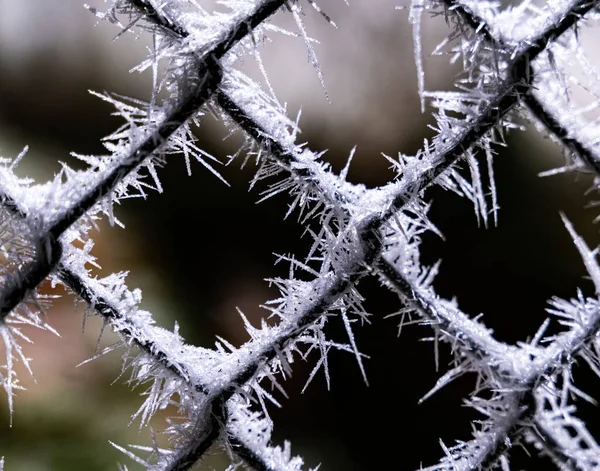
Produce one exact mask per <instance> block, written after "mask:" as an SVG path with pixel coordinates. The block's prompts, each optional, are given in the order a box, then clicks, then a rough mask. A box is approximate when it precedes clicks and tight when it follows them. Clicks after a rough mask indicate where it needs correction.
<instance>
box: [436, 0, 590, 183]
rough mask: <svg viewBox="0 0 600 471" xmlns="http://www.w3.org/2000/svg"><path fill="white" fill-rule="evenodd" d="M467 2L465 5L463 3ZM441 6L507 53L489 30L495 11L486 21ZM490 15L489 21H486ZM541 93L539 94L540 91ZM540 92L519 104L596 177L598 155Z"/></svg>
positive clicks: (455, 0)
mask: <svg viewBox="0 0 600 471" xmlns="http://www.w3.org/2000/svg"><path fill="white" fill-rule="evenodd" d="M465 3H467V2H465ZM444 4H445V5H446V6H447V8H448V10H449V12H451V13H453V14H455V15H457V16H459V17H460V19H461V20H462V21H463V22H464V23H465V24H466V25H468V26H469V27H471V28H472V29H473V31H476V34H477V35H478V36H479V37H482V38H484V39H485V41H486V42H488V43H489V44H490V46H491V47H493V48H494V49H496V50H499V51H504V52H505V53H509V52H510V51H511V49H512V48H513V46H512V45H511V44H509V43H506V42H505V41H504V38H502V37H496V36H495V35H494V33H493V32H492V31H490V29H489V27H488V24H487V23H492V24H493V23H494V16H496V17H497V16H498V14H497V13H496V14H495V15H494V16H492V15H490V14H489V12H490V10H491V11H494V10H495V9H492V8H489V7H488V8H487V9H486V13H488V14H487V15H486V17H487V18H488V19H487V20H486V19H484V18H481V17H478V16H477V14H476V13H475V12H473V11H471V9H470V8H469V4H468V3H467V4H463V2H461V1H460V0H444ZM490 16H491V18H490ZM535 69H536V68H535V67H533V66H532V67H531V68H530V70H529V73H530V74H531V76H532V78H531V80H532V81H533V82H535V75H536V70H535ZM542 92H543V91H542ZM539 93H540V91H537V92H536V91H535V90H531V91H529V93H526V94H524V95H523V97H522V98H521V100H522V103H523V104H524V105H525V106H526V107H527V109H528V110H529V112H530V113H531V114H532V115H533V117H534V118H535V119H536V120H538V121H539V122H540V123H542V124H543V125H544V126H545V127H546V129H547V130H548V132H549V133H551V134H552V135H554V136H555V137H556V138H557V139H558V140H559V141H560V142H561V143H562V144H563V146H564V147H565V148H566V149H568V150H570V151H571V152H572V153H574V154H575V155H576V156H578V157H579V158H580V159H581V160H582V161H583V162H584V163H585V165H586V166H587V168H588V169H589V170H591V171H592V172H594V173H595V174H596V175H598V176H600V156H599V155H598V154H597V152H595V151H594V149H593V148H592V147H593V146H591V145H590V144H586V143H585V142H584V140H582V139H579V138H578V137H577V131H576V129H574V126H573V125H571V126H568V127H567V125H566V124H563V123H561V119H560V117H559V116H558V115H556V114H553V113H552V112H551V111H550V109H548V107H547V106H546V105H545V104H544V102H542V101H541V100H540V98H538V97H537V94H539Z"/></svg>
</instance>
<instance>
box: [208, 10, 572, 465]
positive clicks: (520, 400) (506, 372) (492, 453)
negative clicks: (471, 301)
mask: <svg viewBox="0 0 600 471" xmlns="http://www.w3.org/2000/svg"><path fill="white" fill-rule="evenodd" d="M579 13H580V10H579V9H578V6H577V5H575V8H574V9H573V11H572V13H571V14H572V15H573V17H576V16H577V15H578V14H579ZM568 17H569V13H567V14H566V15H564V18H568ZM564 18H563V21H564ZM571 20H572V18H571V19H569V22H570V21H571ZM571 24H573V23H571ZM565 29H566V28H564V27H561V26H560V25H559V26H556V25H553V26H552V27H551V28H549V31H550V32H549V33H548V36H544V35H541V36H539V37H538V38H537V41H538V43H537V44H535V43H534V45H533V46H529V47H528V49H526V52H525V53H523V55H522V56H521V57H519V58H518V59H516V60H515V63H519V61H523V62H526V63H527V65H529V62H530V61H532V60H534V59H535V58H536V57H537V55H538V54H539V52H540V51H541V50H543V47H544V44H545V43H547V41H548V37H551V36H552V35H553V34H554V33H555V32H556V31H559V32H560V31H565ZM513 67H514V70H518V68H517V67H515V66H513ZM519 73H520V74H521V75H520V76H519V75H516V76H515V77H514V78H512V79H511V81H512V83H516V84H519V85H522V86H524V87H529V83H528V82H527V81H526V79H527V74H528V70H527V69H525V68H521V70H519ZM507 88H510V85H509V86H508V87H507ZM515 88H516V87H515ZM511 91H512V92H513V93H514V92H515V90H511ZM505 96H506V95H505ZM217 101H218V102H219V104H220V105H221V107H222V108H224V109H225V110H226V111H227V112H228V113H229V115H230V117H232V118H233V119H234V121H236V122H237V124H238V125H240V126H241V127H242V128H243V129H244V130H246V132H247V133H248V134H249V135H250V136H252V137H253V138H254V139H255V140H256V141H258V142H259V143H261V145H262V146H263V147H265V148H266V149H271V153H272V154H274V155H275V157H276V158H277V159H278V160H279V161H280V162H289V159H290V155H289V154H292V153H289V154H288V155H285V154H284V156H280V155H278V154H281V153H282V146H281V145H279V143H277V142H276V141H275V140H273V139H272V138H270V137H269V135H268V133H266V132H265V131H264V130H263V129H261V127H260V125H258V124H257V123H256V122H255V121H253V120H252V119H251V118H249V116H248V115H247V114H245V113H244V112H243V111H242V110H241V109H240V108H238V107H237V106H236V105H235V103H234V102H233V101H232V100H231V99H230V98H229V96H227V95H226V94H225V93H222V92H218V93H217ZM514 104H516V100H515V101H514V102H513V105H514ZM475 140H477V138H475ZM292 155H293V154H292ZM292 158H293V157H292ZM296 163H297V165H298V162H296ZM303 170H304V169H303ZM303 176H304V177H305V178H308V179H310V180H311V181H312V183H313V185H315V186H316V187H317V188H318V189H319V186H320V185H319V183H320V179H319V178H315V176H314V174H312V173H311V172H308V173H304V175H303ZM338 186H340V187H341V186H342V185H338ZM327 190H328V189H327V187H324V188H322V189H320V191H321V193H322V194H323V195H327ZM337 193H338V195H337V197H335V201H338V202H339V201H349V200H352V198H348V197H347V196H346V195H343V193H342V194H340V191H339V190H338V191H337ZM325 198H327V196H325ZM376 256H377V255H375V257H376ZM381 263H382V265H381V266H380V268H381V269H382V270H381V271H382V273H384V274H386V275H387V278H388V281H389V280H390V279H391V280H394V281H395V285H396V287H397V288H398V287H402V290H401V291H402V293H407V292H408V293H410V292H411V291H412V293H411V294H412V296H410V298H411V299H412V301H415V300H417V301H418V302H419V304H420V312H421V313H422V314H424V315H429V317H430V319H431V318H433V319H436V321H438V322H439V320H438V319H439V315H438V314H437V313H436V312H435V311H437V310H439V311H441V312H448V309H446V310H445V309H439V307H440V302H439V301H437V300H434V299H431V301H429V302H427V301H425V298H424V297H423V294H417V292H416V291H415V289H414V287H413V286H410V284H408V283H406V281H405V280H403V279H402V278H401V276H399V275H398V273H397V272H396V271H395V270H394V269H393V266H392V265H390V264H389V263H387V266H386V262H381ZM455 312H457V310H455ZM458 312H459V311H458ZM459 318H460V317H459ZM457 319H458V318H457V317H456V316H455V317H454V318H453V317H452V316H451V315H448V314H446V318H445V320H446V322H445V325H441V326H438V328H439V330H440V331H441V332H442V333H443V332H444V331H445V330H448V331H450V332H451V333H450V334H448V333H447V335H446V339H450V340H451V339H459V341H462V342H464V344H465V346H464V351H465V352H470V353H472V352H475V354H476V355H480V356H479V357H477V358H476V360H477V361H479V362H481V363H478V364H474V365H473V367H474V368H480V367H481V364H485V362H484V361H483V360H489V359H490V357H492V352H494V350H495V352H494V353H495V355H493V357H492V358H493V360H494V361H492V362H490V364H491V365H492V367H493V368H495V369H496V371H495V372H494V373H493V374H489V375H490V376H497V375H500V377H503V376H509V377H514V376H515V374H516V373H515V371H514V368H515V367H514V365H506V363H507V362H510V361H515V359H516V358H518V359H521V357H522V355H520V353H521V352H512V358H511V354H510V352H508V350H510V347H507V346H505V345H502V344H499V343H498V342H495V341H494V340H493V339H490V338H487V337H486V335H485V332H486V330H485V329H484V328H482V327H481V326H478V325H477V323H473V324H474V327H473V328H472V329H471V334H469V333H468V332H469V330H468V329H463V328H462V327H463V326H461V325H460V323H459V322H456V321H457ZM462 319H464V320H467V324H470V323H472V321H469V320H468V317H467V316H464V315H462ZM451 321H454V322H451ZM482 335H483V337H482ZM488 337H489V334H488ZM475 341H477V342H475ZM515 349H516V348H513V349H512V350H515ZM527 354H528V355H529V354H531V351H529V352H527ZM267 358H268V357H267ZM503 363H504V364H503ZM457 370H459V371H455V372H454V374H458V373H460V374H462V373H464V372H465V371H467V368H466V367H465V365H461V369H458V368H457ZM479 372H480V373H481V371H479ZM540 374H541V373H540ZM242 378H243V379H245V377H242ZM448 380H449V378H448V377H447V378H445V381H448ZM529 394H530V393H528V392H527V391H525V392H522V391H517V392H511V393H510V394H507V395H505V396H503V397H501V398H500V397H496V398H494V400H495V401H496V402H497V403H502V404H503V406H502V407H503V410H502V414H501V416H498V417H494V419H495V420H492V421H491V422H490V423H489V424H488V428H487V429H484V430H482V431H481V432H480V434H479V435H478V436H477V441H476V442H475V443H474V444H473V448H474V449H476V450H477V453H475V454H474V455H470V456H469V463H470V465H473V463H475V462H477V463H478V464H479V465H482V466H483V465H485V464H486V463H494V462H496V461H497V460H498V458H499V457H500V456H501V454H502V453H504V452H505V446H504V443H505V441H506V440H507V439H509V438H516V434H517V432H516V431H515V430H514V428H515V424H517V423H519V422H520V421H521V420H523V419H524V417H525V414H524V413H523V411H524V410H525V411H526V410H529V408H528V407H526V408H525V409H523V407H522V406H523V405H524V404H526V401H525V399H524V398H525V397H530V396H529ZM490 402H491V401H490ZM487 407H488V409H490V404H488V406H487ZM500 417H501V419H502V420H500ZM519 433H520V432H519ZM483 443H486V446H483ZM464 451H465V450H464V449H463V450H462V453H461V454H464ZM465 456H466V455H465ZM455 461H456V460H454V459H453V463H454V464H456V462H455Z"/></svg>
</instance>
